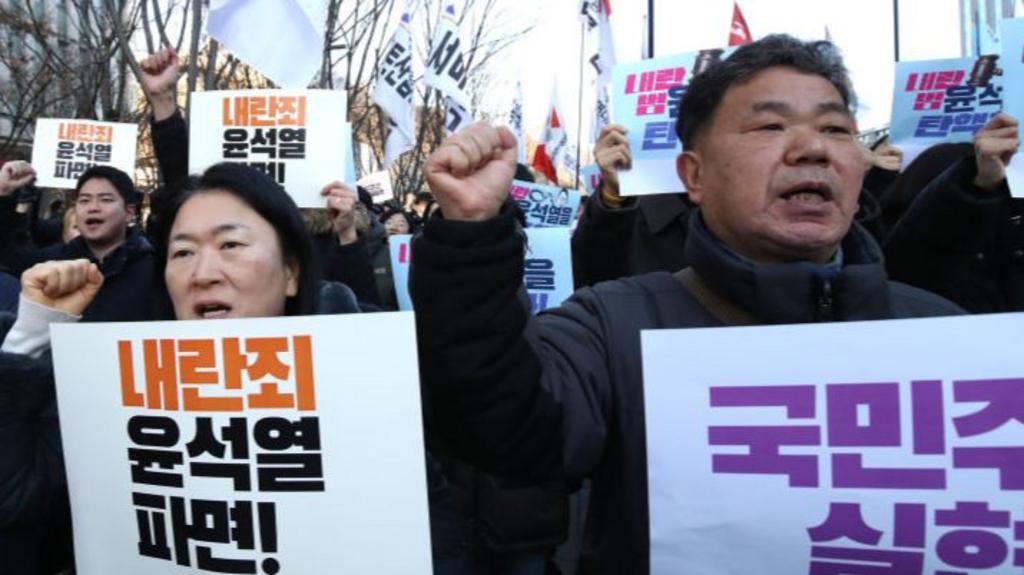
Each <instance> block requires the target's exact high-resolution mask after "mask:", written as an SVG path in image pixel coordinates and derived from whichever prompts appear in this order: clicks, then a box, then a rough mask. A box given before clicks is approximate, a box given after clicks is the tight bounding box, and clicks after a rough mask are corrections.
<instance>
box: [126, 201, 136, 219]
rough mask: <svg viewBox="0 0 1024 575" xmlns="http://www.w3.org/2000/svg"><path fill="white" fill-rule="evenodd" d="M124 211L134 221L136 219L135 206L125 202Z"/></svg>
mask: <svg viewBox="0 0 1024 575" xmlns="http://www.w3.org/2000/svg"><path fill="white" fill-rule="evenodd" d="M124 211H126V212H128V217H129V218H132V219H134V218H135V204H129V203H128V202H125V203H124Z"/></svg>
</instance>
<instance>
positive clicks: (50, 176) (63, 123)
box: [32, 118, 139, 189]
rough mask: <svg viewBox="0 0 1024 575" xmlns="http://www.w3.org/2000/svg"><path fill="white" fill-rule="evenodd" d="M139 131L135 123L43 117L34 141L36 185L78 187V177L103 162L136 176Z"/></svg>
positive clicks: (33, 163)
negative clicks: (76, 185)
mask: <svg viewBox="0 0 1024 575" xmlns="http://www.w3.org/2000/svg"><path fill="white" fill-rule="evenodd" d="M138 133H139V127H138V126H137V125H135V124H115V123H112V122H95V121H92V120H62V119H56V118H39V119H38V120H36V131H35V137H34V140H33V143H32V167H34V168H35V170H36V185H38V186H41V187H46V188H64V189H74V188H75V184H76V183H77V181H78V176H81V175H82V173H83V172H85V171H86V170H88V169H89V168H91V167H93V166H99V165H108V166H113V167H115V168H117V169H119V170H121V171H122V172H124V173H126V174H128V177H130V178H132V179H134V177H135V152H136V144H137V139H138Z"/></svg>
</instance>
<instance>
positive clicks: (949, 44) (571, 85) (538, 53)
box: [484, 0, 1022, 148]
mask: <svg viewBox="0 0 1024 575" xmlns="http://www.w3.org/2000/svg"><path fill="white" fill-rule="evenodd" d="M510 1H514V2H516V3H517V5H518V6H519V10H517V12H518V14H520V15H522V17H523V18H524V19H530V18H531V13H532V14H533V16H532V17H533V18H536V25H535V27H534V29H533V31H532V32H531V33H530V35H529V36H528V37H527V38H526V39H525V40H524V41H523V42H520V43H519V44H518V45H516V46H514V47H513V48H511V49H510V50H509V52H508V54H506V57H505V58H504V59H503V61H502V67H503V68H504V69H507V70H508V75H507V77H506V78H505V79H499V80H498V81H497V82H495V89H494V90H491V91H490V92H489V94H488V97H487V98H486V100H485V102H484V108H486V109H488V110H489V111H491V112H492V113H493V112H497V111H500V110H503V109H507V108H508V106H509V102H510V101H511V97H512V86H513V85H514V81H515V78H522V81H523V90H524V100H525V102H524V107H525V114H524V115H525V118H524V120H525V123H526V128H527V131H528V132H529V133H530V134H532V135H533V136H534V137H537V136H539V134H540V129H541V127H542V125H543V122H544V117H545V115H546V113H547V112H546V110H547V105H548V104H547V103H548V100H549V98H550V93H551V86H552V83H553V82H556V81H557V85H558V91H559V93H560V100H561V105H562V108H563V112H564V114H565V116H566V119H567V123H568V125H569V127H570V129H573V130H575V128H576V126H577V117H578V109H579V105H578V103H577V100H578V92H577V88H578V86H579V66H580V64H579V62H580V24H579V21H578V19H577V18H576V16H575V13H576V10H577V8H578V5H579V2H578V0H510ZM646 4H647V2H646V0H612V19H611V20H612V29H613V33H614V35H615V43H616V52H617V55H618V60H619V62H620V63H622V62H629V61H635V60H637V59H639V58H640V55H641V52H640V50H641V44H642V42H643V32H642V30H643V13H642V12H643V9H644V6H645V5H646ZM899 4H900V57H901V59H902V60H925V59H936V58H956V57H960V56H961V48H960V13H959V10H960V8H959V0H900V2H899ZM892 6H893V3H892V0H857V1H856V2H851V1H849V0H740V7H741V9H742V11H743V13H744V16H745V17H746V20H747V24H748V25H749V27H750V30H751V33H752V34H753V35H754V37H755V38H757V37H761V36H764V35H767V34H770V33H775V32H787V33H790V34H793V35H795V36H798V37H801V38H805V39H813V38H823V37H824V34H825V27H826V26H828V29H829V31H830V33H831V35H832V38H833V40H834V41H835V42H836V43H837V44H838V45H839V47H840V49H841V50H842V51H843V54H844V56H845V58H846V63H847V66H848V67H849V68H850V70H851V73H852V76H853V81H854V87H855V89H856V91H857V93H858V95H859V97H860V101H861V110H860V114H859V116H860V118H859V119H860V126H861V129H869V128H874V127H879V126H881V125H884V124H887V123H888V121H889V115H890V108H891V105H892V103H891V102H892V83H893V75H894V68H893V65H894V64H893V62H894V56H893V8H892ZM1021 12H1022V10H1021V8H1018V14H1020V13H1021ZM731 18H732V0H715V1H709V0H658V1H657V3H656V6H655V18H654V19H655V55H667V54H671V53H676V52H687V51H693V50H699V49H703V48H712V47H720V46H722V45H724V44H725V43H726V41H727V38H728V31H729V24H730V22H731ZM592 50H593V46H591V45H589V44H588V45H587V47H586V52H587V54H588V55H589V54H590V53H592ZM592 81H593V75H592V73H591V72H590V70H589V69H588V70H587V71H586V73H585V76H584V82H583V83H584V86H585V90H584V101H583V109H584V111H585V114H584V115H585V116H589V114H590V109H591V102H592V101H593V94H592V93H591V91H590V90H589V89H588V88H589V85H590V84H591V82H592ZM588 127H589V118H584V126H583V128H584V132H583V134H584V141H585V140H586V139H587V134H588V132H587V129H588ZM587 147H589V144H588V143H585V144H584V148H587Z"/></svg>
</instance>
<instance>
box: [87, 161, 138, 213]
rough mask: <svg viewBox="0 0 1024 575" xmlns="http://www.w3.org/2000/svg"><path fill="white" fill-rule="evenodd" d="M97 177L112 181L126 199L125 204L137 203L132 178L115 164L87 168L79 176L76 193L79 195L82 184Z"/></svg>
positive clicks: (122, 197)
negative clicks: (114, 165)
mask: <svg viewBox="0 0 1024 575" xmlns="http://www.w3.org/2000/svg"><path fill="white" fill-rule="evenodd" d="M95 178H103V179H104V180H106V181H108V182H110V185H112V186H114V189H115V190H117V193H118V195H120V196H121V199H122V200H124V204H125V205H126V206H127V205H128V204H131V203H135V201H136V196H135V184H134V183H132V178H131V176H129V175H128V174H126V173H124V172H122V171H121V170H119V169H117V168H115V167H113V166H93V167H91V168H89V169H88V170H86V171H85V172H84V173H83V174H82V175H81V176H79V177H78V182H77V183H76V184H75V194H74V196H75V197H76V198H77V197H78V192H79V191H81V189H82V186H84V185H85V183H86V182H88V181H89V180H92V179H95Z"/></svg>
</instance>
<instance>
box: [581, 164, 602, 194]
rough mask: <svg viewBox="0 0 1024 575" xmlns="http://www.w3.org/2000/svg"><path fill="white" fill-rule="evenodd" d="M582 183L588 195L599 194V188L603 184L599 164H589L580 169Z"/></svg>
mask: <svg viewBox="0 0 1024 575" xmlns="http://www.w3.org/2000/svg"><path fill="white" fill-rule="evenodd" d="M580 181H581V182H583V185H584V186H585V187H586V188H587V194H588V195H591V196H592V195H594V194H596V193H597V186H598V185H599V184H600V183H601V167H600V166H598V165H597V164H587V165H585V166H583V167H582V168H580Z"/></svg>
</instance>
